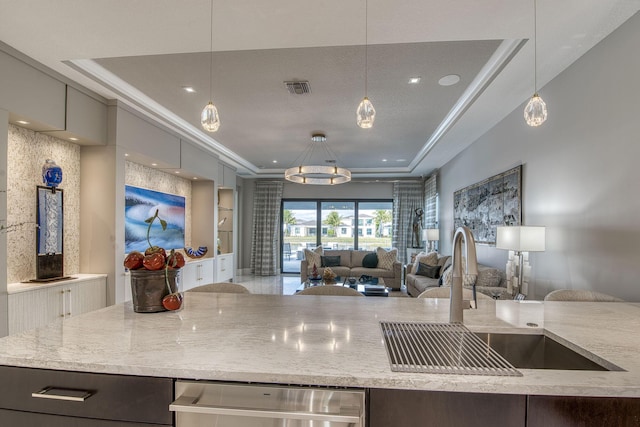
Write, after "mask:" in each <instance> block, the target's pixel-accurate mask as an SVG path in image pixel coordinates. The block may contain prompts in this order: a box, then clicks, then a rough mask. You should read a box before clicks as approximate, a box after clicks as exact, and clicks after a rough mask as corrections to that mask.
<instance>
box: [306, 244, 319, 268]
mask: <svg viewBox="0 0 640 427" xmlns="http://www.w3.org/2000/svg"><path fill="white" fill-rule="evenodd" d="M322 254H323V252H322V246H318V247H317V248H315V249H304V259H305V260H306V261H307V268H308V269H309V271H311V269H312V268H313V265H314V264H315V266H316V267H318V268H320V267H321V263H322V258H321V256H322Z"/></svg>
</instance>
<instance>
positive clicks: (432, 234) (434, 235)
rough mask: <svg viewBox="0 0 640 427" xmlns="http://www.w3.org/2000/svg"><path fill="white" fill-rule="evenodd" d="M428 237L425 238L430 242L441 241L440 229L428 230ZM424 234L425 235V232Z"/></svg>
mask: <svg viewBox="0 0 640 427" xmlns="http://www.w3.org/2000/svg"><path fill="white" fill-rule="evenodd" d="M424 231H426V237H425V236H423V237H425V238H424V240H428V241H434V240H440V230H439V229H438V228H427V229H426V230H424ZM423 234H425V233H424V232H423Z"/></svg>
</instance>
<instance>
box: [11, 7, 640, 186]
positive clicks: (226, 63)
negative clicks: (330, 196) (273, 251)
mask: <svg viewBox="0 0 640 427" xmlns="http://www.w3.org/2000/svg"><path fill="white" fill-rule="evenodd" d="M537 6H538V35H537V49H538V86H539V87H541V86H543V85H544V84H545V83H546V82H548V81H549V80H551V79H552V78H553V77H555V76H556V75H557V74H559V73H560V72H561V71H562V70H564V69H565V68H566V67H568V66H569V65H570V64H571V63H572V62H573V61H575V60H576V59H577V58H579V57H580V56H581V55H583V54H584V53H585V52H586V51H587V50H589V49H590V48H591V47H593V46H594V45H595V44H596V43H597V42H599V41H600V40H602V39H603V38H604V37H606V36H607V35H608V34H609V33H611V32H612V31H613V30H614V29H616V28H617V27H618V26H620V25H621V24H622V23H623V22H624V21H625V20H627V19H628V18H629V17H630V16H632V15H633V14H634V13H636V12H637V11H638V10H639V9H640V0H561V1H558V0H556V1H551V0H539V1H538V5H537ZM209 8H210V3H209V0H182V1H169V0H110V1H108V2H96V1H86V0H85V1H82V0H56V1H55V2H52V1H45V0H30V1H24V0H0V40H1V41H2V42H4V43H6V44H8V45H9V46H11V47H13V48H15V49H17V50H19V51H21V52H23V53H24V54H26V55H28V56H30V57H32V58H33V59H35V60H37V61H39V62H41V63H43V64H44V65H46V66H48V67H50V68H52V69H54V70H55V71H57V72H59V73H61V74H63V75H64V76H66V77H68V78H70V79H72V80H74V81H77V82H78V83H80V84H82V85H84V86H86V87H88V88H90V89H92V90H94V91H96V92H97V93H99V94H100V95H102V96H104V97H106V98H109V99H119V100H121V101H122V102H124V103H126V104H128V105H130V106H132V107H133V108H136V109H138V110H139V111H141V112H142V113H143V114H146V115H148V116H150V117H153V118H155V119H157V120H160V121H161V122H163V123H164V124H165V125H167V126H168V127H170V128H171V129H173V130H175V131H176V132H178V133H180V134H181V135H184V136H186V137H188V138H189V139H191V140H193V141H195V142H197V143H198V144H200V145H202V146H204V147H208V148H210V149H211V150H213V151H215V152H216V153H218V154H219V155H220V156H221V158H223V159H224V160H225V161H227V162H229V163H231V164H232V165H234V166H236V167H238V169H239V172H240V173H241V174H243V175H244V176H247V177H274V176H282V175H281V174H282V170H283V169H284V168H287V167H290V166H294V165H295V161H296V158H298V157H299V155H300V154H301V153H302V152H303V150H304V149H305V148H307V146H308V145H309V144H310V143H311V142H310V139H309V138H310V136H311V134H312V133H313V132H323V133H325V134H326V135H327V142H328V144H329V146H330V148H331V150H332V151H333V152H334V153H335V154H336V156H337V160H338V164H339V165H340V166H343V167H348V168H350V169H352V171H353V172H354V177H406V176H420V175H426V174H428V173H430V172H431V171H433V170H434V169H437V168H439V167H440V166H442V165H443V164H444V163H446V162H447V161H449V160H450V159H451V158H452V157H453V156H455V155H456V154H457V153H459V152H460V151H461V150H463V149H464V148H466V147H467V146H468V145H469V144H470V143H472V142H473V141H474V140H476V139H477V138H478V137H479V136H481V135H482V134H483V133H485V132H486V131H487V130H488V129H490V128H491V127H492V126H493V125H495V124H496V123H497V122H498V121H500V120H501V119H502V118H504V117H505V116H506V115H507V114H508V113H510V112H511V111H513V109H514V108H516V107H518V106H519V105H520V104H522V103H523V102H525V101H526V99H527V98H528V97H530V96H531V94H532V92H533V43H531V42H528V43H527V42H526V41H527V40H529V39H531V40H532V39H533V32H534V25H533V1H532V0H526V1H525V0H522V1H521V0H483V1H478V0H457V1H445V0H439V1H436V0H405V1H403V2H397V1H392V0H369V2H368V21H367V22H368V24H367V30H368V31H367V33H368V45H369V48H368V65H369V66H368V95H369V98H370V99H371V100H372V101H373V103H374V106H375V107H376V110H377V118H376V122H375V125H374V128H373V129H367V130H364V129H360V128H358V127H357V126H356V125H355V110H356V107H357V104H358V103H359V102H360V100H361V98H362V96H363V95H364V69H365V67H364V47H363V46H364V44H365V1H364V0H359V1H346V2H345V1H344V0H326V1H320V2H319V1H300V0H298V1H294V0H268V1H265V0H262V1H259V0H234V1H231V0H226V1H225V0H216V1H215V3H214V11H213V12H214V13H213V16H214V17H213V51H214V54H213V85H212V93H213V100H214V102H215V103H216V105H217V107H218V109H219V112H220V116H221V122H222V125H221V128H220V130H219V131H218V132H217V133H213V134H209V133H207V132H205V131H203V130H201V128H200V127H199V114H200V111H201V109H202V107H204V105H205V104H206V103H207V102H208V100H209V63H210V59H211V55H210V52H211V49H210V38H209V37H210V23H209V19H210V15H209V10H210V9H209ZM447 74H458V75H460V76H461V81H460V82H459V83H458V84H457V85H454V86H449V87H442V86H439V85H438V84H437V80H438V79H439V78H440V77H442V76H444V75H447ZM412 76H420V77H422V80H421V82H420V84H418V85H414V86H410V85H409V84H407V80H408V78H409V77H412ZM294 79H299V80H309V82H310V85H311V90H312V92H311V93H310V94H308V95H301V96H296V95H290V94H289V93H288V92H287V91H286V89H285V87H284V85H283V81H285V80H294ZM183 86H193V87H194V88H195V89H196V93H194V94H188V93H186V92H184V91H183V90H182V87H183ZM540 94H541V95H542V97H543V98H544V95H545V92H544V88H542V89H541V90H540ZM549 111H550V114H553V105H549ZM324 157H327V156H324ZM274 160H276V161H277V163H273V161H274ZM323 160H325V159H324V158H319V161H314V163H318V162H322V161H323ZM385 160H386V161H385Z"/></svg>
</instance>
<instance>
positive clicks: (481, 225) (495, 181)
mask: <svg viewBox="0 0 640 427" xmlns="http://www.w3.org/2000/svg"><path fill="white" fill-rule="evenodd" d="M521 180H522V165H520V166H517V167H515V168H513V169H509V170H508V171H506V172H503V173H500V174H498V175H494V176H492V177H490V178H487V179H485V180H484V181H481V182H478V183H476V184H473V185H470V186H468V187H465V188H463V189H461V190H458V191H456V192H455V193H453V224H454V230H456V229H457V228H458V227H460V226H466V227H468V228H469V229H470V230H471V231H472V232H473V237H474V238H475V239H476V243H484V244H495V243H496V227H497V226H499V225H520V224H521V222H522V188H521Z"/></svg>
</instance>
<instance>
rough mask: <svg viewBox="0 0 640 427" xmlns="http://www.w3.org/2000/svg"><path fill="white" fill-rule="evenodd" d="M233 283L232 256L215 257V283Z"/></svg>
mask: <svg viewBox="0 0 640 427" xmlns="http://www.w3.org/2000/svg"><path fill="white" fill-rule="evenodd" d="M231 281H233V254H225V255H218V256H217V263H216V282H231Z"/></svg>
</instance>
